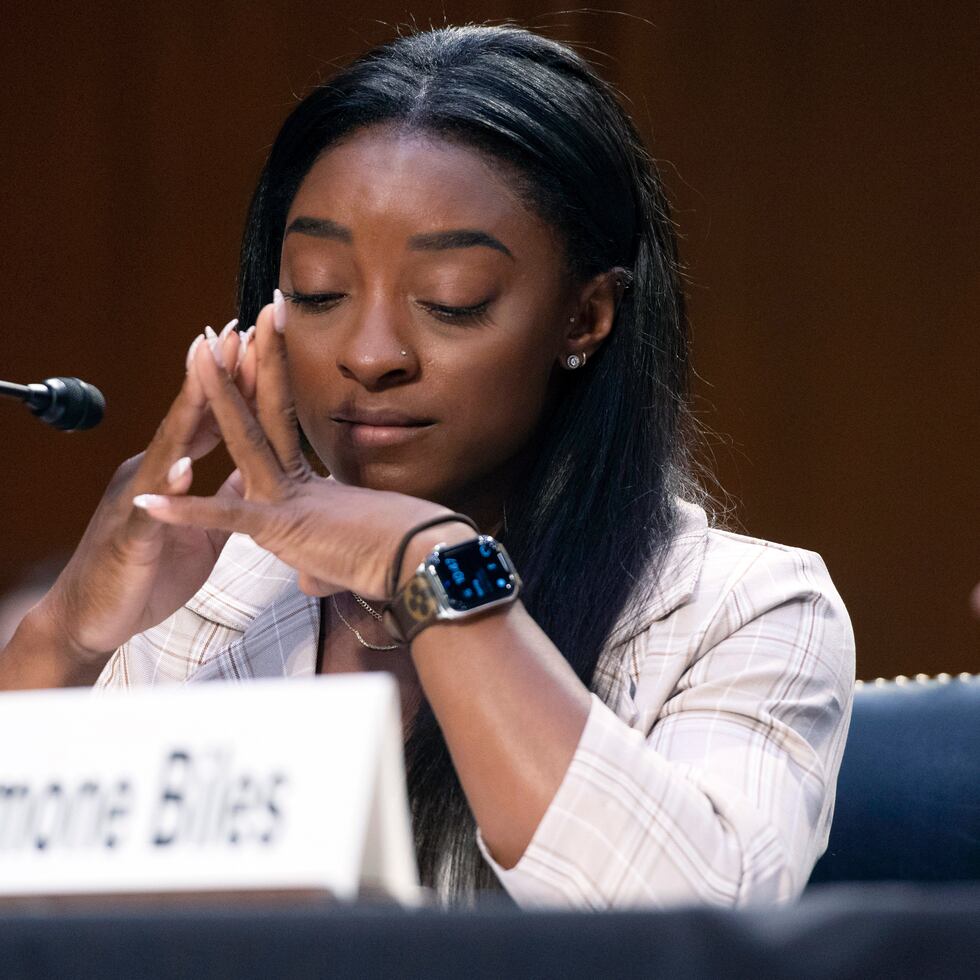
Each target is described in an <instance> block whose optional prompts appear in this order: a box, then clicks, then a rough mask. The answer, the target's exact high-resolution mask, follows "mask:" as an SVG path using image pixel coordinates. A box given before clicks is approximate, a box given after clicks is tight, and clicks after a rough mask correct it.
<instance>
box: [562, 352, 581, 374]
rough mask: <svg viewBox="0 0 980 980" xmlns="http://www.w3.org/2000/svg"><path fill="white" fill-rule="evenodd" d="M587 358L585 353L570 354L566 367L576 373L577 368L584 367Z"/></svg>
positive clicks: (566, 359)
mask: <svg viewBox="0 0 980 980" xmlns="http://www.w3.org/2000/svg"><path fill="white" fill-rule="evenodd" d="M585 358H586V354H585V351H582V353H581V354H569V355H568V357H566V358H565V367H567V368H568V370H569V371H574V370H575V369H576V368H580V367H584V366H585Z"/></svg>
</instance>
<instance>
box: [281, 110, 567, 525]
mask: <svg viewBox="0 0 980 980" xmlns="http://www.w3.org/2000/svg"><path fill="white" fill-rule="evenodd" d="M280 288H281V289H282V291H283V292H284V293H285V295H286V297H287V300H288V301H289V320H288V326H287V327H286V333H285V337H286V345H287V351H288V359H289V368H290V374H291V377H292V381H293V387H294V395H295V399H296V409H297V415H298V417H299V422H300V424H301V425H302V427H303V431H304V432H305V433H306V436H307V438H308V439H309V441H310V443H311V445H312V446H313V448H314V450H315V451H316V453H317V455H318V456H319V457H320V459H322V460H323V462H324V463H325V465H326V466H327V468H328V469H329V470H330V472H331V473H332V474H333V475H334V476H335V477H336V478H337V479H338V480H340V481H341V482H343V483H349V484H354V485H358V486H365V487H372V488H376V489H385V490H397V491H399V492H402V493H407V494H411V495H413V496H418V497H423V498H426V499H429V500H435V501H438V502H440V503H445V504H448V505H450V506H456V507H460V508H462V507H463V506H465V505H466V504H467V503H469V502H473V503H474V505H475V504H476V501H477V500H480V499H486V498H489V499H493V498H495V497H497V498H499V496H500V493H501V492H502V491H503V489H504V486H505V484H506V482H507V481H508V480H510V479H512V478H513V476H514V474H515V472H517V470H518V469H519V462H518V461H519V459H520V453H521V450H522V449H524V448H525V447H526V446H527V445H528V442H529V440H530V438H531V436H532V434H533V433H534V430H535V427H536V426H537V424H538V422H539V420H540V419H541V417H542V413H543V411H544V408H545V404H546V398H547V396H548V393H549V390H550V389H551V387H552V386H551V385H550V384H549V382H551V381H552V380H553V375H554V374H555V372H556V371H557V370H560V369H559V368H558V359H559V357H560V356H561V354H562V351H563V349H564V347H565V346H566V345H567V335H568V328H569V316H570V315H571V313H573V312H574V302H573V295H572V292H571V287H570V285H569V283H568V281H567V276H566V275H565V274H564V258H563V253H562V250H561V246H560V244H559V243H558V241H557V240H556V237H555V234H554V232H553V231H552V230H551V229H550V227H549V226H547V225H546V224H544V223H543V222H542V221H541V219H539V218H538V217H536V216H535V215H534V214H533V213H532V212H531V211H529V210H528V208H527V207H526V206H525V205H524V204H523V203H522V201H521V200H520V198H519V197H518V195H517V193H516V192H515V190H514V188H513V187H511V186H510V184H509V183H508V181H507V179H506V177H505V176H504V168H503V167H494V166H491V165H489V164H488V163H487V161H486V159H485V158H484V157H483V156H481V155H480V154H478V153H476V152H474V151H472V150H470V149H466V148H463V147H461V146H459V145H456V144H453V143H448V142H444V141H441V140H439V139H437V138H433V137H427V136H419V135H417V134H412V135H407V134H405V133H403V132H401V133H400V132H398V131H397V130H394V129H389V128H386V127H374V128H370V129H366V130H362V131H360V132H358V133H357V134H355V135H354V136H353V137H351V138H350V139H348V140H346V141H345V142H343V143H341V144H339V145H338V146H336V147H333V148H331V149H330V150H328V151H327V152H326V153H324V154H323V156H321V157H320V159H319V160H318V161H317V163H316V164H315V165H314V166H313V168H312V169H311V170H310V172H309V174H308V175H307V177H306V178H305V180H304V181H303V183H302V185H301V186H300V188H299V191H298V192H297V194H296V197H295V200H294V201H293V203H292V207H291V208H290V211H289V216H288V218H287V221H286V234H285V237H284V241H283V247H282V271H281V278H280Z"/></svg>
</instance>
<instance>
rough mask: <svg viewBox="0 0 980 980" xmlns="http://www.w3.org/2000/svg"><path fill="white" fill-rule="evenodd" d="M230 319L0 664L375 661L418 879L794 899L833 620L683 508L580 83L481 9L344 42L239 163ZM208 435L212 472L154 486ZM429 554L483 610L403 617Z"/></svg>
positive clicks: (547, 894)
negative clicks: (396, 704) (407, 801)
mask: <svg viewBox="0 0 980 980" xmlns="http://www.w3.org/2000/svg"><path fill="white" fill-rule="evenodd" d="M274 290H275V291H276V292H275V302H274V303H273V304H269V305H265V306H263V303H266V302H267V300H268V299H269V298H270V297H272V295H273V291H274ZM280 290H281V292H280ZM240 316H241V317H242V322H243V323H250V322H252V321H253V320H254V321H255V322H256V328H255V330H254V332H253V331H249V332H247V333H246V334H245V335H244V337H243V338H239V336H238V335H237V334H236V333H235V331H234V330H233V329H232V328H233V326H234V323H232V324H229V326H228V327H227V328H226V329H225V331H224V332H223V333H222V335H221V337H220V338H216V337H214V335H213V333H210V335H209V336H208V342H207V343H200V342H199V341H200V338H199V340H198V341H197V342H195V344H194V345H192V348H191V351H190V353H189V355H188V359H187V375H186V379H185V382H184V385H183V388H182V389H181V392H180V394H179V395H178V396H177V399H176V401H175V402H174V404H173V406H172V408H171V410H170V412H169V414H168V415H167V417H166V419H165V420H164V422H163V424H162V425H161V427H160V429H159V431H158V432H157V434H156V435H155V437H154V439H153V441H152V442H151V444H150V446H149V447H148V449H147V450H146V452H145V453H144V454H143V455H142V456H140V457H137V458H136V459H134V460H131V461H129V462H128V463H126V464H124V465H123V467H122V468H121V469H120V471H119V472H118V473H117V475H116V478H115V479H114V481H113V483H112V484H111V486H110V488H109V490H108V492H107V495H106V497H105V499H104V501H103V502H102V504H101V505H100V507H99V509H98V511H97V513H96V515H95V517H94V518H93V521H92V523H91V525H90V527H89V528H88V530H87V531H86V534H85V537H84V538H83V540H82V543H81V545H80V547H79V549H78V551H77V552H76V554H75V556H74V557H73V559H72V561H71V563H70V564H69V566H68V568H67V569H66V571H65V573H64V574H63V575H62V577H61V579H60V580H59V581H58V583H57V584H56V586H55V587H54V588H53V589H52V591H51V593H49V595H48V596H47V597H46V599H45V600H44V601H43V602H42V603H41V604H40V605H39V606H38V607H37V608H36V609H35V610H34V611H33V612H32V613H31V614H30V615H29V616H28V617H27V619H26V620H25V622H24V624H23V625H22V627H21V628H20V630H19V631H18V633H17V635H16V636H15V638H14V640H13V641H12V642H11V644H10V646H9V647H8V648H7V650H6V651H5V654H4V657H3V659H2V662H0V681H2V683H3V684H4V685H5V686H7V687H17V686H20V687H24V686H44V685H55V684H67V683H82V682H91V681H93V680H95V678H96V677H97V676H98V675H99V674H100V673H101V680H100V683H102V684H107V685H112V684H129V683H138V682H143V681H146V682H160V681H166V680H178V681H182V680H204V679H208V678H212V677H226V678H228V677H233V678H241V677H248V676H260V675H283V674H285V675H303V674H311V673H313V672H314V671H321V672H333V671H346V670H365V669H385V670H391V671H392V672H393V673H394V674H395V675H396V677H397V678H398V681H399V684H400V689H401V692H402V705H403V710H404V714H405V720H406V730H407V742H406V760H407V766H408V776H409V790H410V796H411V800H412V809H413V818H414V824H415V832H416V839H417V846H418V853H419V862H420V869H421V873H422V877H423V880H424V881H426V882H428V883H430V884H433V885H435V886H436V887H438V888H439V889H440V891H441V892H442V893H443V894H445V895H447V896H455V897H464V896H467V895H470V894H472V893H473V891H474V890H479V889H483V888H491V887H494V886H495V883H496V882H498V881H499V882H500V883H502V885H503V887H504V889H505V890H506V891H507V892H508V893H509V894H510V895H511V896H512V897H513V898H514V899H515V900H516V901H517V902H519V903H521V904H526V905H532V904H538V903H557V904H571V905H584V906H587V907H596V908H599V907H608V906H618V905H628V904H638V903H644V904H656V905H664V904H669V903H674V902H689V901H706V902H714V903H720V904H742V903H746V902H753V901H775V900H783V899H787V898H789V897H791V896H794V895H796V894H797V893H798V892H799V891H800V890H801V889H802V887H803V885H804V884H805V882H806V879H807V876H808V875H809V871H810V869H811V867H812V865H813V863H814V861H815V860H816V858H817V857H818V856H819V854H820V852H821V851H822V849H823V847H824V846H825V843H826V836H827V832H828V827H829V821H830V815H831V810H832V803H833V795H834V784H835V780H836V775H837V770H838V767H839V763H840V756H841V752H842V748H843V739H844V733H845V730H846V725H847V717H848V714H849V708H850V690H851V682H852V679H853V638H852V635H851V632H850V626H849V623H848V619H847V615H846V612H845V611H844V609H843V606H842V604H841V601H840V599H839V597H838V595H837V593H836V591H835V590H834V587H833V585H832V584H831V582H830V579H829V577H828V575H827V573H826V569H825V568H824V566H823V563H822V562H821V561H820V559H819V557H818V556H816V555H814V554H812V553H808V552H803V551H799V550H795V549H792V548H786V547H782V546H779V545H773V544H769V543H767V542H762V541H758V540H754V539H750V538H744V537H740V536H737V535H733V534H729V533H726V532H723V531H720V530H717V529H712V528H709V526H708V522H707V520H706V517H705V514H704V511H703V510H702V509H701V508H700V507H699V506H697V504H696V503H695V501H696V500H697V499H698V496H697V491H696V489H695V486H694V483H693V481H692V479H691V478H690V475H689V472H688V469H687V459H686V455H685V444H684V436H685V431H686V428H685V412H686V409H685V393H686V389H685V386H686V377H687V369H688V364H687V346H686V338H685V328H684V318H683V308H682V295H681V288H680V282H679V273H678V263H677V257H676V250H675V240H674V235H673V230H672V226H671V223H670V219H669V214H668V208H667V204H666V201H665V199H664V195H663V191H662V189H661V186H660V182H659V179H658V177H657V174H656V171H655V168H654V166H653V164H652V162H651V160H650V158H649V157H648V155H647V154H646V152H645V151H644V149H643V147H642V145H641V142H640V140H639V138H638V136H637V134H636V132H635V130H634V128H633V127H632V125H631V123H630V122H629V120H628V118H627V116H626V115H625V113H624V112H623V111H622V109H621V108H620V107H619V105H618V103H617V101H616V99H615V97H614V96H613V94H612V92H611V90H610V89H609V87H608V86H607V85H606V84H605V83H604V82H602V81H601V80H599V79H598V78H597V77H596V76H595V75H594V74H593V73H592V71H591V69H590V68H589V67H588V66H587V65H586V64H585V63H584V62H583V61H582V60H581V59H580V58H578V57H577V56H576V55H575V54H574V53H573V52H571V51H570V50H569V49H567V48H565V47H563V46H562V45H559V44H557V43H554V42H552V41H549V40H545V39H543V38H540V37H537V36H535V35H533V34H531V33H528V32H526V31H523V30H519V29H516V28H510V27H501V28H486V27H468V28H458V29H456V28H453V29H444V30H438V31H432V32H429V33H423V34H418V35H416V36H413V37H406V38H400V39H398V40H396V41H394V42H393V43H391V44H389V45H386V46H384V47H382V48H379V49H377V50H375V51H372V52H370V53H368V54H367V55H365V56H364V57H362V58H361V59H360V60H359V61H357V62H355V63H354V64H353V65H352V66H350V67H349V68H348V69H346V70H345V71H343V72H341V73H340V74H339V75H338V76H337V77H335V78H334V79H333V80H332V81H330V82H328V83H326V84H325V85H323V86H321V87H320V88H318V89H317V90H316V91H314V92H313V93H312V94H311V95H310V96H308V97H307V98H306V99H305V100H304V101H303V102H301V103H300V104H299V105H298V106H297V108H296V109H295V110H294V111H293V113H292V115H291V116H290V117H289V119H288V120H287V121H286V123H285V125H284V127H283V129H282V131H281V132H280V134H279V136H278V138H277V140H276V142H275V145H274V146H273V148H272V151H271V154H270V158H269V161H268V163H267V165H266V168H265V170H264V172H263V174H262V177H261V180H260V183H259V186H258V189H257V191H256V194H255V197H254V200H253V204H252V209H251V213H250V216H249V220H248V226H247V229H246V233H245V240H244V246H243V252H242V274H241V289H240ZM297 422H298V427H297ZM221 439H223V440H224V441H225V443H226V445H227V447H228V449H229V451H230V453H231V454H232V456H233V458H234V460H235V462H236V464H237V467H238V468H237V470H236V471H235V473H233V474H232V475H231V476H230V477H229V479H228V481H227V482H226V483H225V485H224V486H223V487H222V489H221V490H220V491H219V493H218V494H217V495H216V496H215V497H214V498H194V497H191V496H188V491H189V489H190V485H191V480H192V473H191V469H192V466H191V463H192V461H193V460H194V459H197V458H199V457H200V456H201V455H203V454H204V453H206V452H208V451H210V449H211V448H213V447H214V446H215V445H216V444H217V443H218V441H220V440H221ZM311 460H313V461H314V462H315V461H316V460H319V461H320V462H322V464H323V466H324V467H325V469H326V471H328V472H329V474H330V476H329V477H327V476H324V475H323V474H322V468H321V469H320V472H315V471H314V466H313V463H311ZM475 528H478V529H479V531H481V532H484V533H492V534H494V535H496V537H497V538H498V539H499V540H500V541H501V542H502V543H503V544H505V545H506V547H507V549H509V561H510V562H511V564H512V566H513V567H514V568H516V571H517V572H519V573H520V578H517V577H515V576H512V575H510V574H509V573H508V574H507V575H502V577H500V578H499V579H498V578H495V576H496V575H498V574H500V572H499V571H494V572H493V573H492V574H491V573H490V572H488V568H489V567H490V566H491V564H493V565H495V566H496V567H498V569H499V567H500V565H503V566H504V567H505V568H506V562H507V561H508V558H507V555H506V553H500V552H498V551H497V550H496V549H495V548H494V546H493V545H492V544H489V543H488V542H486V541H485V540H483V539H476V531H475V530H474V529H475ZM231 532H241V533H240V534H237V535H236V536H235V537H233V538H231V539H230V540H228V535H229V533H231ZM226 542H227V545H226ZM437 545H444V546H445V548H444V549H443V552H442V553H440V564H439V567H440V568H443V569H444V568H447V567H449V565H448V563H449V562H450V561H455V560H456V559H454V558H453V557H452V556H453V555H458V556H463V557H460V559H459V561H460V562H462V563H463V564H465V563H466V562H469V563H470V565H471V566H473V567H470V568H468V570H467V571H466V572H465V574H464V573H463V572H461V571H459V570H458V569H457V571H458V572H459V575H460V576H461V578H462V579H463V580H464V581H463V584H462V585H461V586H460V587H459V588H460V589H461V590H462V589H465V587H466V586H467V583H469V584H471V585H472V583H473V580H474V579H477V580H480V581H483V582H484V584H485V585H486V587H487V589H489V590H490V591H491V592H493V595H491V596H490V598H494V599H497V600H499V601H496V602H494V603H493V604H492V605H489V606H480V605H479V601H482V600H479V597H477V598H473V597H472V595H471V596H470V597H464V595H463V592H462V591H458V592H457V593H455V594H454V596H453V597H451V601H452V602H453V603H456V604H457V605H456V606H454V607H453V608H454V609H456V610H457V612H458V611H459V610H462V611H463V612H465V613H466V614H465V615H462V616H461V617H459V618H453V619H440V618H438V617H437V616H435V615H434V613H433V609H434V608H435V607H434V606H433V605H432V602H431V600H432V594H431V593H426V595H425V596H423V599H425V600H427V602H428V604H427V602H422V603H421V605H419V603H418V602H416V598H417V595H418V590H419V589H421V590H422V591H423V592H424V591H425V589H426V588H427V586H426V585H425V583H424V582H421V584H420V581H421V580H419V579H417V578H415V574H416V569H417V568H418V567H421V566H422V564H423V562H424V560H425V559H426V556H427V555H430V553H431V552H433V550H434V549H435V548H436V546H437ZM222 549H223V550H222ZM481 549H482V550H481ZM399 552H401V554H398V553H399ZM219 554H220V558H219ZM498 561H499V563H500V565H498V564H497V563H498ZM473 563H476V564H478V565H479V566H480V567H479V568H478V569H476V570H475V571H474V568H475V565H473ZM481 576H482V578H481ZM521 580H523V585H522V584H521ZM445 581H446V583H447V586H446V587H447V589H452V588H453V587H454V586H453V583H452V581H451V576H449V577H448V578H446V579H445ZM433 588H435V586H433ZM413 589H414V590H416V591H415V592H413V591H412V590H413ZM494 590H496V591H494ZM472 591H473V590H472V589H470V592H471V593H472ZM480 591H482V590H480ZM413 597H415V598H413ZM387 600H394V603H393V607H389V606H386V605H385V603H386V601H387ZM413 603H415V605H414V606H413ZM382 607H384V608H385V609H388V610H389V612H388V614H387V615H386V616H385V617H384V620H383V621H382V615H381V612H382ZM413 608H414V609H415V610H416V611H415V613H413V612H412V609H413ZM391 610H393V611H391ZM419 610H421V611H419ZM395 612H399V615H397V616H396V615H395ZM413 615H416V616H418V617H420V618H419V619H417V620H413V618H412V616H413ZM413 624H414V625H413ZM416 628H418V630H419V631H418V632H417V633H414V635H412V634H413V632H414V630H415V629H416ZM117 648H118V649H117ZM113 651H115V652H114V653H113ZM477 828H479V830H478V831H477Z"/></svg>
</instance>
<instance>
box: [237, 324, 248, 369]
mask: <svg viewBox="0 0 980 980" xmlns="http://www.w3.org/2000/svg"><path fill="white" fill-rule="evenodd" d="M250 337H251V334H250V333H249V332H248V331H247V330H246V331H245V332H244V333H242V335H241V343H240V345H239V348H238V363H239V364H241V362H242V361H244V360H245V354H246V353H247V352H248V341H249V338H250Z"/></svg>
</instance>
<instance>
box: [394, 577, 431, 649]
mask: <svg viewBox="0 0 980 980" xmlns="http://www.w3.org/2000/svg"><path fill="white" fill-rule="evenodd" d="M438 619H439V603H438V601H437V600H436V596H435V593H434V592H433V591H432V583H431V582H430V581H429V579H428V577H427V576H426V575H425V574H424V572H421V571H417V572H416V573H415V574H414V575H413V576H412V577H411V578H410V579H409V580H408V581H407V582H406V583H405V584H404V585H403V586H402V587H401V588H400V589H399V590H398V592H397V593H396V594H395V597H394V598H393V599H392V600H391V602H389V603H387V604H386V605H385V606H384V608H383V609H382V610H381V623H382V625H383V626H384V628H385V629H386V630H387V631H388V632H389V633H390V634H391V636H392V637H393V638H394V639H395V640H397V641H398V642H399V643H411V642H412V640H413V639H414V638H415V636H416V634H418V633H420V632H421V631H422V630H424V629H425V628H426V626H431V625H432V624H433V623H435V622H436V621H437V620H438Z"/></svg>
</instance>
